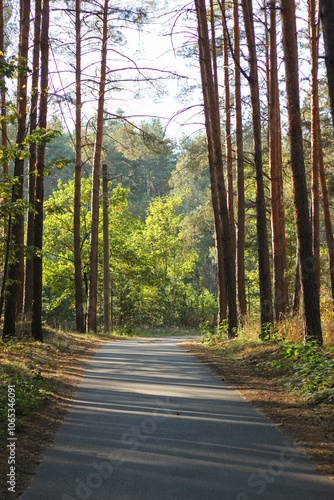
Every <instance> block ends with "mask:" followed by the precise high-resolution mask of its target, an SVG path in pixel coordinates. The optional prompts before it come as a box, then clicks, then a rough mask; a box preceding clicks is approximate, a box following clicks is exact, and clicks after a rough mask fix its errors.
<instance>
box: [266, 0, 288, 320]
mask: <svg viewBox="0 0 334 500" xmlns="http://www.w3.org/2000/svg"><path fill="white" fill-rule="evenodd" d="M269 7H270V30H269V45H270V65H269V67H270V71H269V106H268V109H269V120H268V125H269V126H268V128H269V164H270V188H271V237H272V253H273V285H274V286H273V288H274V311H275V319H276V321H279V320H280V319H281V315H282V314H284V313H285V310H286V307H287V304H286V303H285V294H284V286H285V283H284V281H285V279H284V274H285V273H284V255H283V252H284V249H283V228H282V210H281V208H282V200H281V194H282V189H281V185H280V184H281V171H282V165H281V156H280V147H279V144H280V141H281V135H280V126H279V127H278V126H277V122H278V120H279V90H278V76H277V41H276V38H277V37H276V0H271V1H270V4H269Z"/></svg>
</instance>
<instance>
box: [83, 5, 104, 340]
mask: <svg viewBox="0 0 334 500" xmlns="http://www.w3.org/2000/svg"><path fill="white" fill-rule="evenodd" d="M107 24H108V0H105V1H104V7H103V30H102V49H101V77H100V85H99V99H98V110H97V126H96V136H95V147H94V163H93V175H92V202H91V212H92V216H91V237H90V258H89V272H90V275H89V288H88V301H87V331H88V332H89V331H96V329H97V320H96V314H97V267H98V232H99V205H100V164H101V152H102V138H103V112H104V97H105V96H104V93H105V85H106V69H107V38H108V30H107V28H108V26H107Z"/></svg>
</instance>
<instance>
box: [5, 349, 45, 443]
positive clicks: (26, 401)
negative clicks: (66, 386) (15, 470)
mask: <svg viewBox="0 0 334 500" xmlns="http://www.w3.org/2000/svg"><path fill="white" fill-rule="evenodd" d="M22 346H23V343H20V344H18V343H17V341H15V342H13V341H9V342H6V343H5V344H3V347H2V351H3V353H4V356H5V358H6V359H5V361H4V362H3V365H2V370H1V374H0V387H1V391H0V439H2V438H4V437H5V436H6V433H7V428H8V412H7V397H8V396H7V390H6V389H7V387H8V386H9V385H11V386H14V387H15V419H16V420H15V426H16V427H15V428H16V431H19V430H20V429H21V428H22V425H23V422H24V418H25V417H26V416H27V415H29V414H30V413H31V412H32V411H33V410H34V409H36V408H37V407H38V405H39V403H40V401H42V400H43V399H44V397H45V396H46V395H47V394H50V393H51V392H52V390H53V389H54V381H52V380H50V379H48V378H45V377H44V376H43V375H42V374H41V369H40V367H39V364H38V359H36V360H35V363H31V364H30V365H28V366H27V363H26V362H25V360H24V358H23V357H22V361H15V362H11V361H10V358H11V357H12V356H13V355H15V354H16V353H17V351H18V350H19V349H20V348H21V347H22Z"/></svg>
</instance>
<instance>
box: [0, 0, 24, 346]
mask: <svg viewBox="0 0 334 500" xmlns="http://www.w3.org/2000/svg"><path fill="white" fill-rule="evenodd" d="M29 16H30V0H21V2H20V35H19V60H20V61H21V63H22V65H23V66H26V64H27V58H28V47H29V21H30V19H29ZM17 113H18V120H17V132H16V143H17V144H19V145H20V144H22V142H23V140H24V138H25V136H26V114H27V72H26V71H24V70H21V71H20V72H19V75H18V79H17ZM23 174H24V159H21V158H20V157H19V155H18V156H17V157H16V159H15V162H14V177H15V178H16V179H17V184H16V186H15V187H14V189H13V194H12V203H16V201H17V200H23ZM12 243H14V245H15V250H14V257H15V259H16V260H15V262H12V263H11V264H10V266H9V269H8V279H9V280H11V282H10V284H9V285H8V286H7V295H6V302H5V318H4V327H3V338H4V339H8V338H11V337H15V321H16V317H17V314H20V313H21V312H22V299H23V294H22V291H23V279H24V266H23V264H24V256H23V243H24V215H23V214H17V215H16V216H15V218H14V219H13V220H12ZM22 271H23V273H22Z"/></svg>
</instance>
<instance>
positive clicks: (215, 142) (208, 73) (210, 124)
mask: <svg viewBox="0 0 334 500" xmlns="http://www.w3.org/2000/svg"><path fill="white" fill-rule="evenodd" d="M195 7H196V14H197V29H198V46H199V62H200V68H201V79H202V91H203V100H204V107H205V108H206V113H205V117H206V120H205V122H206V123H205V125H206V133H207V140H208V143H209V146H208V153H209V155H208V156H209V163H210V169H212V177H213V178H214V180H215V183H216V184H217V194H218V205H219V214H220V219H221V223H222V239H223V248H224V270H225V280H226V289H227V304H228V321H227V335H228V337H229V338H232V337H234V336H235V335H236V333H237V326H238V315H237V307H236V280H235V261H234V255H233V235H232V229H231V224H230V219H229V213H228V207H227V196H226V189H225V181H224V176H223V161H222V149H221V135H220V118H219V106H218V101H217V94H216V90H215V84H214V78H213V71H212V66H211V53H210V43H209V36H208V26H207V17H206V7H205V0H195ZM208 120H209V121H208Z"/></svg>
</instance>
